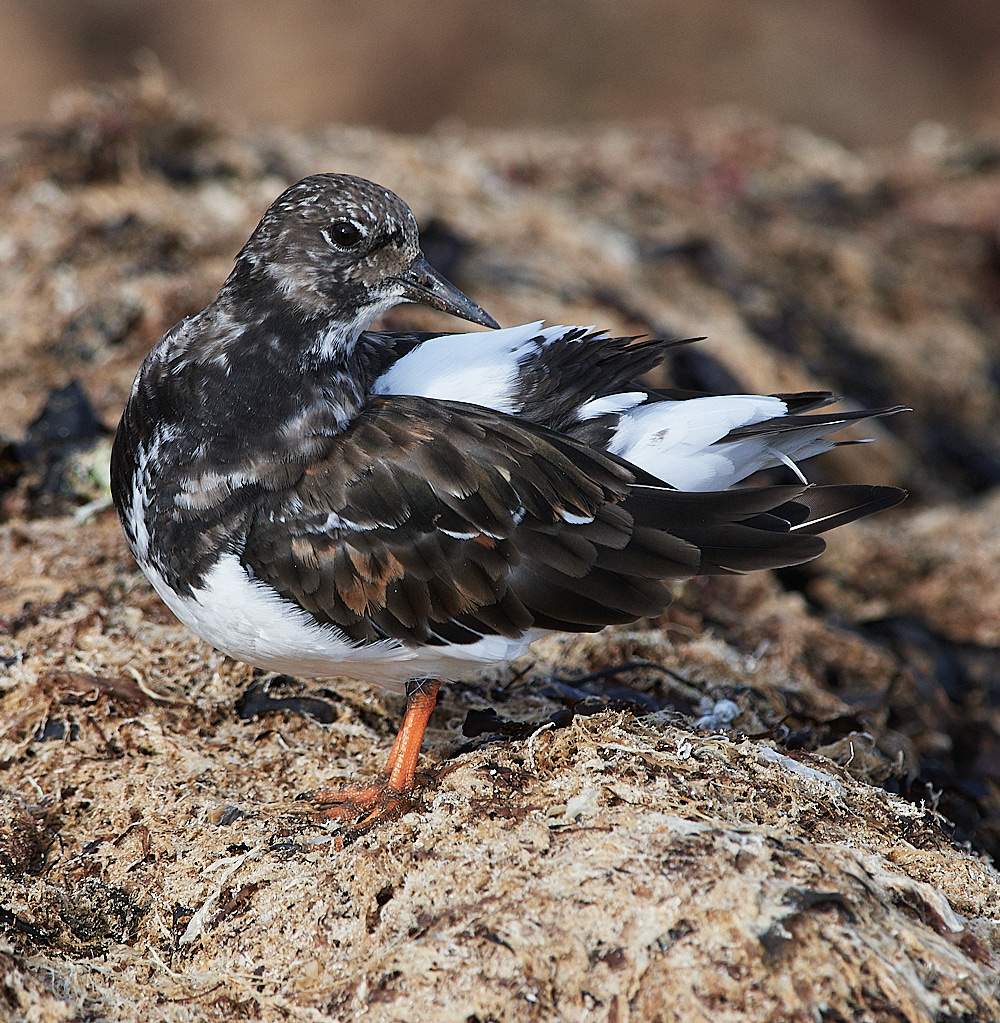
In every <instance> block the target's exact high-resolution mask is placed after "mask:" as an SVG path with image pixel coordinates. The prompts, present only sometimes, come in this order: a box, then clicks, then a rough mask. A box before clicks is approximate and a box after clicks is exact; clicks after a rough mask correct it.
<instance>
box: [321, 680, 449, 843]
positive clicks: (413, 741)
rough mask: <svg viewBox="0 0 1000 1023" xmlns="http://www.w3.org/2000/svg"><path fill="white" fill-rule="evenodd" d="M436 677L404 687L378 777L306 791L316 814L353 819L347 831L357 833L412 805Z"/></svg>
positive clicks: (434, 694) (431, 708) (439, 685)
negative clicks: (398, 719)
mask: <svg viewBox="0 0 1000 1023" xmlns="http://www.w3.org/2000/svg"><path fill="white" fill-rule="evenodd" d="M440 688H441V680H440V679H436V678H434V679H420V680H419V681H416V682H411V683H409V684H408V685H407V687H406V713H405V714H404V715H403V723H402V724H401V725H400V726H399V731H398V732H397V733H396V741H395V742H394V743H393V744H392V749H391V750H390V751H389V758H388V760H386V763H385V767H383V768H382V772H381V774H379V776H378V779H377V780H376V781H374V782H373V783H372V784H371V785H350V786H345V787H343V788H326V789H316V790H315V791H313V792H310V793H308V795H307V798H308V799H309V800H310V802H312V803H316V804H319V806H320V807H321V809H318V810H317V814H318V816H321V817H326V818H327V819H330V820H352V819H353V820H355V821H356V823H355V824H353V825H351V830H352V831H354V832H356V833H360V832H361V831H367V830H368V828H370V827H372V826H373V825H375V824H378V823H379V822H381V821H383V820H392V819H393V818H395V817H399V816H400V815H401V814H403V813H405V812H406V811H407V810H408V809H409V808H410V806H411V805H412V804H413V800H412V798H411V797H412V793H413V782H414V778H415V777H416V773H417V760H418V758H419V756H420V746H421V744H422V743H423V741H424V732H425V731H426V730H427V721H428V719H429V718H430V716H431V711H433V710H434V705H435V703H437V694H438V689H440Z"/></svg>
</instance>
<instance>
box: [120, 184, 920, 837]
mask: <svg viewBox="0 0 1000 1023" xmlns="http://www.w3.org/2000/svg"><path fill="white" fill-rule="evenodd" d="M401 302H415V303H422V304H424V305H426V306H430V307H431V308H433V309H437V310H440V311H443V312H446V313H450V314H452V315H453V316H455V317H459V318H461V319H463V320H466V321H469V322H471V323H473V324H475V325H478V326H480V327H483V328H487V329H485V330H474V331H466V332H462V333H447V332H443V331H438V332H390V331H377V330H370V329H369V327H370V326H371V323H372V321H373V320H374V319H375V318H376V317H377V316H379V315H380V314H382V313H384V312H386V311H387V310H389V309H390V308H392V307H393V306H395V305H397V304H398V303H401ZM679 343H686V341H685V342H679V341H677V340H658V339H653V340H640V339H636V338H623V337H611V336H609V335H608V333H607V332H602V331H599V330H596V329H594V328H591V327H578V326H577V327H563V326H544V324H543V322H542V321H539V322H533V323H527V324H521V325H518V326H513V327H506V328H501V327H500V326H499V324H498V323H497V322H496V321H495V320H494V319H493V318H492V317H491V316H490V315H489V314H487V313H486V312H485V311H484V310H483V309H482V308H481V307H480V306H479V305H477V304H476V303H475V302H474V301H473V300H472V299H470V298H469V297H468V296H467V295H465V294H464V293H463V292H462V291H460V290H459V289H458V288H456V287H455V286H454V285H453V284H451V283H450V282H449V281H448V280H447V279H446V278H445V277H444V276H443V275H441V274H440V273H439V272H438V271H436V270H435V269H434V268H432V266H431V265H430V264H429V263H428V262H427V260H426V258H425V257H424V255H423V253H422V251H421V249H420V241H419V232H418V228H417V223H416V220H415V218H414V216H413V213H412V212H411V211H410V209H409V207H408V206H407V205H406V203H405V202H404V201H403V200H402V199H400V198H399V197H398V196H397V195H396V194H394V193H393V192H391V191H389V190H388V189H387V188H384V187H382V186H381V185H378V184H376V183H374V182H371V181H367V180H365V179H362V178H358V177H355V176H351V175H347V174H338V173H324V174H315V175H311V176H309V177H306V178H304V179H303V180H301V181H299V182H297V183H296V184H294V185H292V186H291V187H289V188H287V189H286V190H285V191H284V192H283V193H282V194H281V195H280V196H279V197H278V198H277V199H276V200H275V201H274V202H273V203H272V205H271V206H270V207H269V208H268V209H267V211H266V212H265V213H264V215H263V217H262V219H261V220H260V223H259V224H258V226H257V228H256V229H255V230H254V231H253V233H252V235H251V236H250V238H249V240H248V241H247V242H246V244H245V245H244V246H243V247H242V249H241V250H240V251H239V252H238V254H237V255H236V257H235V260H234V264H233V269H232V272H231V273H230V274H229V276H228V278H227V279H226V280H225V282H224V284H223V285H222V287H221V289H220V291H219V293H218V296H217V297H216V298H215V299H214V300H213V301H212V302H211V303H210V304H209V305H208V306H207V307H206V308H204V309H203V310H201V311H200V312H197V313H195V314H193V315H191V316H188V317H186V318H185V319H183V320H181V321H180V322H179V323H178V324H176V325H175V326H174V327H173V328H172V329H170V330H169V331H167V333H166V334H164V336H163V337H162V338H161V339H160V340H159V341H158V342H157V343H156V344H155V345H154V346H153V347H152V348H151V350H150V351H149V353H148V355H147V356H146V358H145V359H144V361H143V362H142V365H141V367H140V368H139V371H138V373H137V375H136V378H135V382H134V384H133V386H132V389H131V392H130V394H129V397H128V399H127V402H126V405H125V408H124V411H123V414H122V417H121V421H120V424H119V426H118V429H117V432H116V435H115V439H114V444H113V449H112V456H111V489H112V496H113V499H114V504H115V507H116V509H117V512H118V516H119V518H120V521H121V525H122V529H123V532H124V535H125V539H126V542H127V544H128V547H129V548H130V550H131V552H132V554H133V555H134V557H135V560H136V562H137V563H138V565H139V567H140V569H141V570H142V572H143V573H144V574H145V576H146V577H147V579H148V580H149V581H150V583H151V584H152V586H153V587H154V589H155V590H156V592H157V593H158V594H159V595H160V597H161V598H162V600H163V601H164V603H165V604H166V605H167V607H168V608H169V609H170V610H171V611H172V612H173V613H174V614H175V615H176V616H177V618H179V619H180V621H181V622H183V623H184V624H185V625H186V626H188V627H189V628H190V629H192V630H193V631H194V632H195V633H197V634H198V635H199V636H200V637H201V638H202V639H204V640H205V641H207V642H208V643H210V644H211V645H212V646H214V647H216V648H217V649H218V650H220V651H222V652H223V653H224V654H227V655H229V656H230V657H233V658H235V659H237V660H240V661H244V662H246V663H248V664H250V665H254V666H256V667H258V668H261V669H264V670H267V671H273V672H279V673H285V674H290V675H297V676H306V677H318V678H326V677H348V678H353V679H356V680H361V681H366V682H369V683H376V684H379V685H382V686H386V687H389V688H393V689H396V690H397V691H399V690H402V691H403V692H405V694H406V709H405V712H404V715H403V720H402V724H401V725H400V728H399V731H398V734H397V736H396V739H395V742H394V744H393V746H392V749H391V751H390V753H389V756H388V758H387V761H386V764H385V767H384V768H383V770H382V771H381V773H380V774H379V775H378V776H377V777H376V778H375V779H374V780H373V781H371V782H360V783H357V784H354V785H348V786H344V787H340V788H333V787H331V788H325V789H318V790H315V791H314V792H312V793H309V794H306V795H307V796H308V799H309V801H310V805H311V806H312V807H313V808H314V810H315V813H316V814H318V815H320V816H321V817H323V818H324V819H327V820H330V821H338V822H341V823H342V824H343V826H344V827H345V828H347V829H348V830H349V831H350V833H352V834H360V833H362V832H363V831H365V830H367V829H368V828H371V827H373V826H375V825H376V824H380V823H382V822H384V821H387V820H391V819H394V818H396V817H398V816H399V815H400V814H401V813H402V812H404V811H405V810H407V809H409V808H410V807H412V806H413V805H414V801H415V795H414V792H415V776H416V768H417V763H418V758H419V753H420V748H421V744H422V740H423V736H424V731H425V729H426V727H427V722H428V718H429V717H430V714H431V711H432V710H433V708H434V705H435V701H436V699H437V694H438V690H439V687H440V686H441V685H442V683H446V682H453V681H458V680H461V679H463V678H465V677H466V676H467V675H469V674H470V673H471V672H474V671H475V670H476V669H477V668H481V667H482V666H484V665H487V664H491V663H495V662H501V661H506V660H509V659H512V658H514V657H516V656H519V655H521V654H523V653H525V652H526V651H527V649H528V647H529V646H530V644H531V643H532V642H533V641H534V640H536V639H538V638H540V637H541V636H544V635H546V634H548V633H551V632H553V631H568V632H593V631H597V630H599V629H601V628H603V627H604V626H607V625H613V624H623V623H630V622H634V621H636V620H637V619H640V618H652V617H655V616H657V615H659V614H660V613H661V612H662V611H663V610H664V608H666V607H667V605H668V604H669V603H670V601H671V597H672V588H671V587H672V581H674V580H677V579H684V578H688V577H692V576H697V575H705V574H719V573H723V574H724V573H738V572H746V571H751V570H756V569H767V568H777V567H784V566H791V565H797V564H801V563H804V562H807V561H810V560H812V559H813V558H815V557H817V556H818V555H819V554H821V553H822V551H823V550H824V549H825V542H824V540H823V538H822V537H821V536H820V535H819V534H820V533H822V532H824V531H826V530H828V529H831V528H833V527H835V526H838V525H841V524H842V523H846V522H849V521H851V520H853V519H857V518H860V517H862V516H866V515H869V514H872V513H874V512H877V511H880V510H882V509H885V508H888V507H890V506H892V505H894V504H896V503H897V502H899V501H900V500H902V499H903V497H904V496H905V493H904V491H902V490H900V489H898V488H895V487H890V486H876V485H851V484H845V485H837V486H814V485H810V484H809V483H808V482H807V480H806V478H805V476H804V474H803V473H802V471H801V469H800V468H799V464H798V463H799V462H800V461H802V460H803V459H805V458H809V457H811V456H813V455H815V454H819V453H820V452H822V451H825V450H828V449H829V448H831V447H833V446H834V443H835V442H834V441H833V440H831V439H830V437H829V434H831V433H834V432H836V431H837V430H838V429H840V428H842V427H844V426H847V425H848V424H850V423H853V422H856V421H858V420H861V419H865V418H867V417H869V416H873V415H886V414H890V413H893V412H895V411H898V409H896V408H885V409H877V410H872V411H867V412H866V411H855V410H848V411H842V412H830V411H817V410H821V409H825V408H827V406H829V405H830V404H831V403H832V401H833V400H834V399H833V397H832V395H830V394H829V393H827V392H823V391H810V392H804V393H801V394H775V395H713V394H701V393H695V392H691V391H677V390H675V391H671V390H654V389H652V388H650V387H648V386H646V385H644V384H643V383H641V378H642V376H643V374H644V373H646V372H647V371H648V370H650V369H652V368H653V367H655V366H657V365H658V364H660V363H661V362H663V361H664V359H666V358H667V357H668V355H669V354H670V352H671V350H672V349H673V348H674V347H675V346H676V345H677V344H679ZM782 465H784V466H787V467H788V468H789V469H791V470H792V473H793V474H794V479H795V482H794V483H782V484H770V485H768V484H763V485H749V484H747V483H746V481H747V480H748V478H749V477H751V476H753V475H754V474H755V473H758V472H759V471H760V470H764V469H768V468H771V467H776V466H782ZM741 484H743V485H741Z"/></svg>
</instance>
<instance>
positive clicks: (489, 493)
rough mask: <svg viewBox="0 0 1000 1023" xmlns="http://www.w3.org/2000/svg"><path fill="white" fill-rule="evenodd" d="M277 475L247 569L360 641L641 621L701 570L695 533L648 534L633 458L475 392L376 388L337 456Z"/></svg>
mask: <svg viewBox="0 0 1000 1023" xmlns="http://www.w3.org/2000/svg"><path fill="white" fill-rule="evenodd" d="M268 476H269V474H268V473H267V471H266V470H265V469H264V468H263V467H261V471H260V478H267V477H268ZM274 477H275V478H276V479H281V478H282V477H283V478H284V480H286V481H287V482H284V483H282V484H281V485H277V486H275V487H274V488H273V489H266V488H261V489H260V490H258V492H257V494H256V496H255V499H254V500H255V508H254V511H253V514H252V516H251V517H250V520H249V524H248V531H247V536H246V542H245V546H244V549H243V553H242V557H243V559H244V561H245V563H246V565H247V567H248V568H249V570H250V571H251V572H252V573H253V575H254V576H255V577H256V578H259V579H261V580H262V581H264V582H266V583H268V584H270V585H271V586H273V587H274V588H275V589H276V590H277V591H278V592H279V593H281V594H282V595H283V596H285V597H288V598H290V599H292V600H294V601H296V602H297V603H298V604H300V605H301V606H302V607H303V608H305V609H306V610H307V611H308V612H310V613H311V614H312V615H313V616H314V617H315V618H316V619H317V620H319V621H321V622H330V623H332V624H334V625H336V626H337V627H338V628H340V629H341V630H343V631H344V632H345V633H346V634H347V635H348V636H350V637H351V638H353V639H355V640H356V641H359V642H368V641H373V640H376V639H380V638H385V637H392V638H396V639H399V640H401V641H403V642H405V643H411V644H417V643H455V642H458V643H463V642H475V641H476V640H477V639H478V638H479V637H481V636H483V635H489V634H500V635H504V636H519V635H521V634H523V633H524V632H525V630H527V629H528V628H530V627H532V626H533V625H534V626H539V627H551V626H547V622H548V621H549V620H553V621H556V620H557V621H559V622H560V623H565V624H568V625H569V626H572V627H576V628H578V629H579V628H598V627H600V626H601V625H604V624H609V623H611V622H617V621H631V620H633V619H635V618H637V617H639V616H642V615H648V614H655V613H658V612H659V611H660V610H662V608H663V607H665V606H666V605H667V604H668V603H669V600H670V594H669V591H668V589H667V587H666V586H665V585H664V584H663V582H662V581H661V580H662V579H664V578H666V577H669V576H688V575H692V574H694V573H695V572H697V570H698V564H699V553H698V551H697V549H696V548H694V547H693V546H692V545H691V544H689V543H687V542H686V541H684V540H681V539H678V538H676V537H673V536H670V535H669V534H667V533H664V532H661V531H656V530H645V531H644V535H643V537H642V539H641V540H640V539H637V537H636V531H635V524H634V522H633V518H632V515H631V514H630V513H629V512H628V511H627V509H626V508H625V500H626V498H627V495H628V491H629V486H630V483H631V480H632V476H631V474H630V472H629V470H628V468H627V467H626V466H625V465H624V464H623V463H621V462H620V461H618V460H616V459H614V458H610V457H608V456H605V455H603V454H601V453H600V452H597V451H593V450H591V449H589V448H587V447H585V446H584V445H581V444H578V443H576V442H574V441H572V440H569V439H567V438H563V437H560V436H558V435H557V434H553V433H550V432H549V431H546V430H544V429H542V428H539V427H535V426H532V425H531V424H525V423H520V422H518V421H516V420H515V419H513V418H512V417H510V416H505V415H502V414H499V413H494V412H491V411H489V410H486V409H479V408H476V407H474V406H468V405H463V404H461V403H451V402H432V401H428V400H425V399H420V398H412V397H396V396H386V397H380V398H376V399H373V401H372V402H371V404H370V406H369V407H368V408H367V409H366V410H365V411H363V412H362V413H361V415H360V416H358V418H357V419H356V420H355V421H354V422H353V423H352V424H351V426H350V427H349V428H348V429H347V430H346V431H344V432H343V433H342V434H340V435H338V436H336V437H333V438H330V441H329V445H328V450H327V451H326V452H325V453H324V455H323V457H321V458H319V459H313V460H310V461H307V462H304V463H303V464H302V466H301V469H300V471H298V472H297V473H296V474H295V475H294V478H293V479H291V480H290V481H289V480H288V473H287V472H285V473H280V474H279V473H275V474H274ZM647 534H648V535H647ZM546 580H547V581H546ZM584 581H586V582H584ZM581 583H583V585H581ZM529 584H530V585H529ZM522 589H524V590H525V592H524V593H523V594H522V592H521V591H522ZM528 590H530V593H529V592H527V591H528Z"/></svg>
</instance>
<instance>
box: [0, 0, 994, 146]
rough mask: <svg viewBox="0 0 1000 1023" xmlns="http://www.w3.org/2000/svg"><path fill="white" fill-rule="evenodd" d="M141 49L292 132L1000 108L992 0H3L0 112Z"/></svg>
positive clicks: (102, 74)
mask: <svg viewBox="0 0 1000 1023" xmlns="http://www.w3.org/2000/svg"><path fill="white" fill-rule="evenodd" d="M143 52H145V53H146V54H147V55H148V54H149V53H152V54H154V55H155V57H156V58H157V59H158V60H159V61H160V63H161V64H162V66H163V67H164V68H165V69H166V70H167V71H168V72H169V73H170V74H171V75H172V76H173V77H174V78H175V80H176V81H178V83H179V84H180V85H181V86H182V87H183V88H185V89H187V90H189V91H190V92H191V93H193V94H194V95H195V96H196V97H198V98H199V99H200V100H201V101H202V102H203V103H205V104H206V105H207V106H208V107H209V108H210V109H213V108H214V109H215V110H218V111H221V112H224V113H226V114H227V115H231V114H235V115H237V116H238V117H240V116H241V117H243V118H245V119H246V120H247V121H248V122H251V123H256V122H260V121H265V122H275V123H281V124H286V125H288V126H291V127H307V126H310V125H316V124H322V123H327V122H331V121H340V122H347V123H356V124H371V125H377V126H381V127H386V128H390V129H395V130H399V131H405V132H420V131H424V130H426V129H428V128H429V127H431V126H432V125H433V124H434V123H435V122H437V121H439V120H441V119H442V118H449V117H455V118H460V119H461V120H463V121H465V122H467V123H469V124H471V125H488V126H509V125H519V124H526V123H534V124H553V123H565V122H567V121H579V120H594V119H625V120H635V119H641V118H649V117H654V118H659V117H667V118H671V117H677V116H678V115H680V114H682V113H684V112H685V111H688V110H691V109H698V108H700V107H705V106H711V105H716V104H719V103H728V102H736V103H739V104H741V105H743V106H746V107H748V108H750V109H753V110H757V111H759V112H761V113H764V114H768V115H771V116H773V117H775V118H777V119H779V120H781V121H792V122H797V123H800V124H803V125H805V126H806V127H809V128H811V129H813V130H816V131H818V132H821V133H824V134H828V135H831V136H833V137H834V138H837V139H839V140H841V141H843V142H845V143H847V144H849V145H855V146H857V145H862V146H863V145H869V144H885V143H889V144H891V143H895V142H898V141H900V140H901V139H903V138H904V137H905V136H906V134H907V133H908V132H909V131H910V130H911V129H912V128H913V127H914V126H915V125H916V124H918V123H920V122H921V121H923V120H928V119H930V120H940V121H946V122H951V123H955V124H956V125H958V126H961V127H966V128H969V127H971V128H975V127H976V126H977V125H978V124H980V123H983V122H993V123H995V122H996V121H997V120H1000V2H998V0H955V2H952V3H943V2H941V0H624V2H613V0H534V2H532V0H492V2H490V3H475V2H473V0H405V2H404V0H380V2H378V3H367V2H360V0H342V2H324V0H269V2H263V0H187V2H184V3H178V2H172V3H168V2H166V0H0V123H3V124H10V123H19V122H20V123H24V122H29V121H34V120H38V119H39V118H41V117H42V116H43V115H44V114H45V112H46V110H47V109H48V105H49V102H50V98H51V96H52V94H53V92H55V91H56V90H58V89H59V88H61V87H63V86H66V85H70V84H75V83H82V82H94V81H108V80H113V79H116V78H120V77H122V76H127V75H131V74H133V73H134V71H135V68H136V62H137V59H138V60H140V61H141V60H142V59H144V58H142V56H141V55H142V54H143ZM145 59H148V56H147V57H146V58H145Z"/></svg>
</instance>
